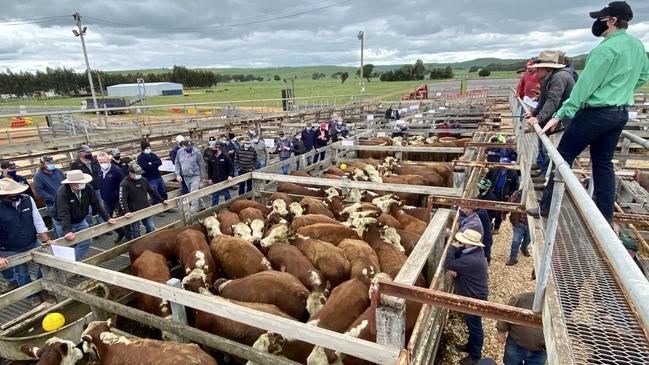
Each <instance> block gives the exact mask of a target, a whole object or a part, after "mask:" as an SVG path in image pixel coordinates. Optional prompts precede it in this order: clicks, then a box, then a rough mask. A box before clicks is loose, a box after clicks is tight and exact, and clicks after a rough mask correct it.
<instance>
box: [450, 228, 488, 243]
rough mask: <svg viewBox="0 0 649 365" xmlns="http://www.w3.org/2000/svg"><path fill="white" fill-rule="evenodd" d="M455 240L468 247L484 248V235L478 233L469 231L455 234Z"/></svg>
mask: <svg viewBox="0 0 649 365" xmlns="http://www.w3.org/2000/svg"><path fill="white" fill-rule="evenodd" d="M455 239H456V240H458V241H460V242H461V243H464V244H466V245H471V246H478V247H484V245H483V244H482V235H481V234H480V232H478V231H474V230H472V229H467V230H466V231H464V232H458V233H456V234H455Z"/></svg>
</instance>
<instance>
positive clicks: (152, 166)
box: [137, 152, 162, 181]
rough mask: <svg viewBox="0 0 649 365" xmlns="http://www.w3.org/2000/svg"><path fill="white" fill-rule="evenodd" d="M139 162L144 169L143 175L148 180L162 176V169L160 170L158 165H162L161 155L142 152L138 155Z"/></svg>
mask: <svg viewBox="0 0 649 365" xmlns="http://www.w3.org/2000/svg"><path fill="white" fill-rule="evenodd" d="M137 164H138V165H140V167H141V168H142V170H144V173H143V174H142V176H144V177H145V178H146V179H147V180H149V181H151V180H154V179H157V178H159V177H160V170H158V167H160V166H161V165H162V160H160V157H158V155H156V154H155V153H153V152H151V153H149V154H146V153H140V155H139V156H137Z"/></svg>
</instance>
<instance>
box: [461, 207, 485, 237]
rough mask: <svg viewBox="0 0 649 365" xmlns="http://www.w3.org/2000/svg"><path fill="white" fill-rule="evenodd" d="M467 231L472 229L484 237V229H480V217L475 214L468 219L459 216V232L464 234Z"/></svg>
mask: <svg viewBox="0 0 649 365" xmlns="http://www.w3.org/2000/svg"><path fill="white" fill-rule="evenodd" d="M467 229H472V230H474V231H476V232H478V233H480V234H481V235H482V236H483V237H484V228H483V227H482V222H481V221H480V217H479V216H478V214H476V213H475V212H474V213H473V214H471V215H470V216H468V217H462V216H460V229H459V231H460V232H464V231H465V230H467Z"/></svg>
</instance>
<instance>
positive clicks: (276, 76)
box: [273, 75, 282, 81]
mask: <svg viewBox="0 0 649 365" xmlns="http://www.w3.org/2000/svg"><path fill="white" fill-rule="evenodd" d="M273 79H274V80H275V81H279V80H281V79H282V78H281V77H279V75H275V76H273Z"/></svg>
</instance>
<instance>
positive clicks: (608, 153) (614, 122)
mask: <svg viewBox="0 0 649 365" xmlns="http://www.w3.org/2000/svg"><path fill="white" fill-rule="evenodd" d="M628 118H629V113H628V112H627V111H626V109H620V110H618V109H604V108H586V109H581V110H580V111H578V112H577V114H575V117H574V118H573V119H572V122H571V123H570V124H568V127H567V128H566V130H565V132H564V134H563V137H561V142H559V147H558V148H557V149H558V150H559V153H560V154H561V157H563V159H564V160H566V162H567V163H568V165H572V163H573V161H574V160H575V158H576V157H577V156H579V154H580V153H581V152H582V151H583V150H584V149H586V147H588V146H590V160H591V166H592V168H593V183H594V185H595V189H594V192H593V201H594V202H595V205H597V208H598V209H599V211H600V212H601V213H602V215H603V216H604V218H606V220H607V221H609V222H612V221H613V203H614V202H615V172H614V171H613V162H611V160H612V159H613V153H614V152H615V147H616V145H617V142H618V140H619V138H620V133H622V129H624V125H625V124H626V121H627V120H628ZM553 188H554V173H552V174H551V175H550V181H549V182H548V184H547V185H546V186H545V190H543V198H542V199H541V204H540V208H541V210H543V211H549V210H550V202H551V201H552V189H553Z"/></svg>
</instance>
